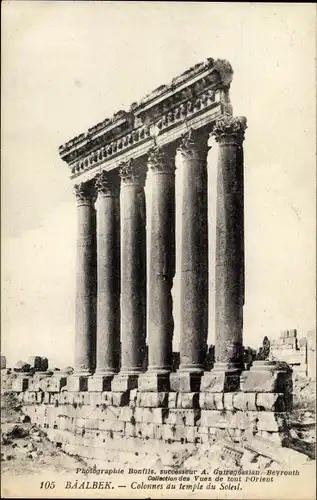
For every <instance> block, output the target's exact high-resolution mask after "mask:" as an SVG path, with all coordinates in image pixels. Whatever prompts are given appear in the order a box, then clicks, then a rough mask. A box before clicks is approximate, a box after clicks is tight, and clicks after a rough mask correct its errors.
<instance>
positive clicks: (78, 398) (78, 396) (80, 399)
mask: <svg viewBox="0 0 317 500" xmlns="http://www.w3.org/2000/svg"><path fill="white" fill-rule="evenodd" d="M84 395H85V392H76V393H75V394H74V403H75V404H76V405H78V406H82V405H84V404H85V398H84Z"/></svg>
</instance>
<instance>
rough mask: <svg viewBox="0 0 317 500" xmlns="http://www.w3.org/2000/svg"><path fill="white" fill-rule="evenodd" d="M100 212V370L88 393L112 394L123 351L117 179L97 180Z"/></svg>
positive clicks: (106, 175)
mask: <svg viewBox="0 0 317 500" xmlns="http://www.w3.org/2000/svg"><path fill="white" fill-rule="evenodd" d="M95 181H96V182H95V186H96V190H97V192H98V199H97V203H96V211H97V367H96V372H95V375H94V377H93V378H91V379H90V380H89V387H88V388H89V390H91V391H101V392H102V391H110V390H111V380H112V378H113V376H114V375H115V374H116V373H117V372H118V369H119V352H120V202H119V193H120V189H119V187H120V186H119V183H118V177H117V175H116V174H115V173H113V172H105V171H103V172H101V173H100V174H98V175H97V176H96V178H95Z"/></svg>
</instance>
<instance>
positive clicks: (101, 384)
mask: <svg viewBox="0 0 317 500" xmlns="http://www.w3.org/2000/svg"><path fill="white" fill-rule="evenodd" d="M112 379H113V375H109V376H101V375H98V374H97V375H96V374H95V375H94V376H93V377H89V379H88V391H89V392H105V391H111V382H112Z"/></svg>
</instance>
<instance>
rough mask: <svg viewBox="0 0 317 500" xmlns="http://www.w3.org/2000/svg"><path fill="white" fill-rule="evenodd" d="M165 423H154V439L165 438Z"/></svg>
mask: <svg viewBox="0 0 317 500" xmlns="http://www.w3.org/2000/svg"><path fill="white" fill-rule="evenodd" d="M164 426H165V424H164V425H161V424H154V429H153V438H154V439H163V429H164Z"/></svg>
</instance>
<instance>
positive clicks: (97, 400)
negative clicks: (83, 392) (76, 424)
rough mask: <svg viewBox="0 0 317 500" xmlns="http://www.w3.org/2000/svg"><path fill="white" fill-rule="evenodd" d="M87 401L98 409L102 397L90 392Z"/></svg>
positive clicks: (98, 393)
mask: <svg viewBox="0 0 317 500" xmlns="http://www.w3.org/2000/svg"><path fill="white" fill-rule="evenodd" d="M89 400H90V401H89V404H91V405H93V406H96V407H97V408H98V407H99V406H100V405H101V403H102V395H101V394H100V392H91V393H89Z"/></svg>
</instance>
